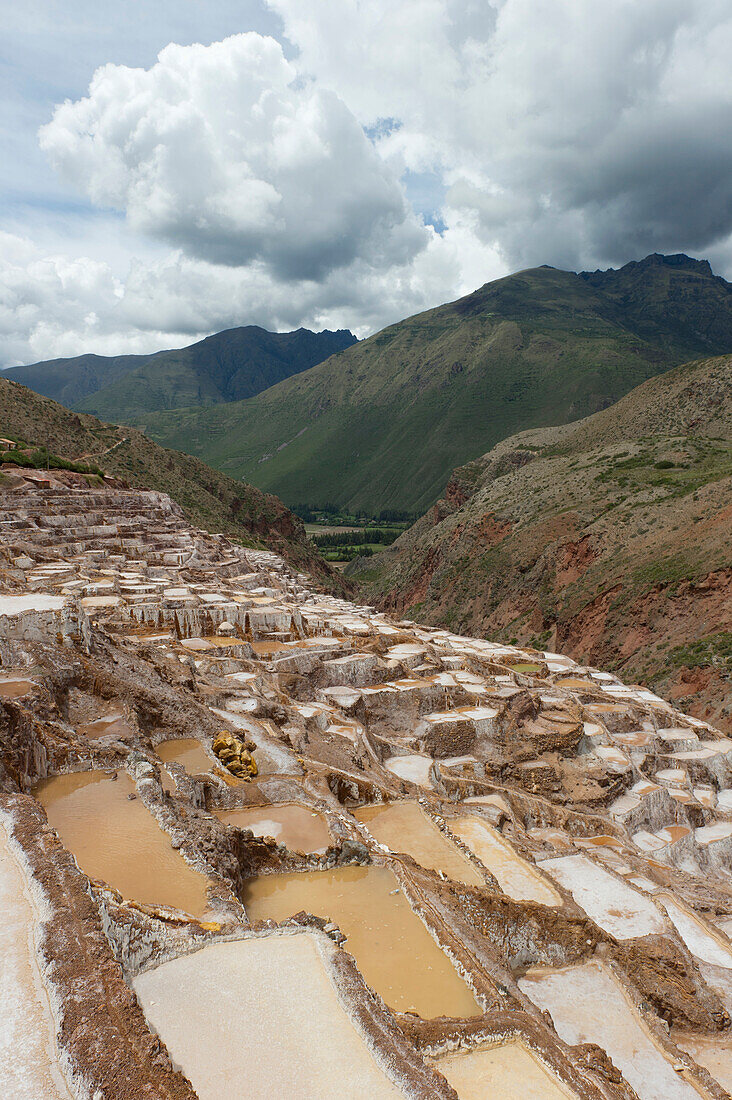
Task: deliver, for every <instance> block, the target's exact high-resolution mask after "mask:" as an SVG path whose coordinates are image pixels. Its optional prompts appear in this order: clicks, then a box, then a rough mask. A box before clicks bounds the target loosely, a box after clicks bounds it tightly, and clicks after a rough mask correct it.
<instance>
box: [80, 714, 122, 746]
mask: <svg viewBox="0 0 732 1100" xmlns="http://www.w3.org/2000/svg"><path fill="white" fill-rule="evenodd" d="M76 732H77V733H80V734H83V736H84V737H90V738H91V739H92V740H93V741H94V740H97V739H98V738H100V737H113V738H115V739H116V740H118V741H125V740H126V739H127V738H128V737H132V736H133V730H132V729H131V727H130V726H129V724H128V723H127V721H126V720H125V716H124V714H105V715H104V717H103V718H95V720H94V721H93V722H85V723H84V724H83V725H81V726H77V730H76Z"/></svg>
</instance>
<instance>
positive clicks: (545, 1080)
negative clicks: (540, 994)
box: [435, 1040, 577, 1100]
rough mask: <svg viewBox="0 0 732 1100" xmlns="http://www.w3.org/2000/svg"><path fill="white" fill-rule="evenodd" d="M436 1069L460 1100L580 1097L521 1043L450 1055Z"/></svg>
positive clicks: (437, 1063) (545, 1099)
mask: <svg viewBox="0 0 732 1100" xmlns="http://www.w3.org/2000/svg"><path fill="white" fill-rule="evenodd" d="M435 1066H436V1068H437V1069H438V1070H439V1071H440V1073H441V1074H442V1076H443V1077H446V1078H447V1080H448V1082H449V1083H450V1084H451V1085H452V1087H453V1088H454V1089H455V1091H456V1092H457V1094H458V1096H459V1097H460V1100H487V1098H488V1097H490V1100H531V1098H533V1097H536V1100H539V1098H541V1100H568V1098H569V1100H576V1097H577V1094H576V1093H575V1092H574V1091H573V1090H572V1089H570V1088H569V1087H568V1086H567V1085H565V1084H564V1082H563V1081H561V1080H560V1079H559V1078H558V1077H557V1076H556V1074H554V1073H553V1072H552V1071H551V1070H550V1069H549V1067H548V1066H545V1065H544V1063H543V1062H542V1061H541V1059H539V1058H538V1057H537V1055H536V1054H534V1052H533V1051H532V1050H529V1048H528V1047H527V1046H525V1044H524V1043H522V1042H521V1041H520V1040H514V1041H509V1042H507V1043H500V1044H497V1045H495V1046H489V1047H478V1048H476V1049H475V1050H468V1051H459V1052H458V1053H456V1054H447V1055H445V1057H444V1058H440V1059H439V1060H437V1061H436V1062H435Z"/></svg>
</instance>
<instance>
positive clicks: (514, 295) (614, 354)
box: [108, 255, 732, 514]
mask: <svg viewBox="0 0 732 1100" xmlns="http://www.w3.org/2000/svg"><path fill="white" fill-rule="evenodd" d="M730 350H732V286H730V284H729V283H727V282H726V281H725V280H724V279H721V278H719V277H717V276H715V275H714V274H713V272H712V270H711V268H710V266H709V264H708V263H707V262H706V261H703V260H702V261H700V260H694V259H690V258H689V257H687V256H684V255H675V256H660V255H652V256H648V257H646V259H645V260H642V261H640V262H637V263H636V262H633V263H630V264H627V265H625V267H623V268H621V269H619V270H609V271H596V272H584V273H581V274H575V273H574V272H568V271H560V270H558V269H556V268H551V267H538V268H533V269H530V270H527V271H522V272H518V273H517V274H514V275H510V276H507V277H505V278H502V279H498V280H496V281H494V282H491V283H487V284H486V285H485V286H483V287H481V288H480V289H479V290H476V291H475V292H474V293H472V294H469V295H467V296H466V297H464V298H461V299H460V300H458V301H456V302H451V303H449V304H447V305H444V306H440V307H438V308H436V309H432V310H429V311H428V312H426V313H422V314H419V315H417V316H414V317H410V318H407V319H406V320H404V321H400V322H399V323H398V324H395V325H392V326H390V327H389V328H387V329H384V330H383V331H382V332H379V333H377V334H375V335H374V336H371V337H370V338H369V339H366V340H363V341H360V342H359V343H357V344H355V345H354V346H352V347H349V348H347V349H346V350H344V351H341V352H340V353H338V354H337V355H334V356H332V357H331V358H329V359H327V360H326V361H325V362H322V363H320V364H319V365H317V366H314V367H312V368H310V369H309V370H306V371H302V372H300V373H298V374H296V375H294V376H292V377H290V378H287V379H285V380H283V381H281V382H279V383H278V384H276V385H274V386H271V387H270V388H268V389H266V390H263V391H262V392H260V393H259V394H257V395H256V396H254V397H251V398H249V399H247V400H241V401H229V402H227V403H219V404H215V405H209V406H208V407H206V408H201V407H200V406H196V407H189V408H173V409H170V408H169V409H167V410H166V411H160V412H153V411H149V412H146V413H145V414H144V415H142V416H141V418H140V419H138V421H137V422H138V423H139V424H144V427H145V429H146V430H147V431H148V433H149V434H150V435H151V436H152V437H153V438H154V439H156V440H158V441H159V442H161V443H163V444H165V445H166V446H168V447H175V448H180V449H184V450H187V451H189V452H190V453H192V454H195V455H197V456H199V457H200V458H202V459H203V460H204V461H206V462H207V463H209V464H210V465H213V466H216V467H217V468H219V469H221V470H224V471H226V472H227V473H229V474H230V475H232V476H233V477H237V478H245V479H246V480H248V481H251V482H252V483H253V484H255V485H258V486H259V487H260V488H262V489H266V490H267V491H269V492H274V493H276V494H277V495H278V496H280V497H281V498H282V499H283V500H284V501H285V502H286V503H287V504H289V505H290V506H297V505H298V504H301V503H307V504H309V505H311V506H316V507H317V506H319V505H320V506H322V505H323V504H325V503H326V502H332V503H334V504H335V505H336V506H337V507H340V508H344V509H346V510H348V511H351V512H353V511H357V510H362V511H364V512H367V513H371V514H374V513H378V512H379V511H381V510H383V509H396V510H404V511H407V512H418V511H421V510H423V509H424V508H426V507H428V506H429V505H430V504H432V503H433V502H434V501H435V500H436V499H437V498H438V497H439V496H440V494H441V493H442V491H443V490H444V488H445V485H446V483H447V480H448V478H449V476H450V470H452V469H453V468H454V467H456V466H459V465H462V464H464V463H465V462H467V461H469V460H471V459H474V458H476V457H477V456H478V455H480V454H483V453H484V452H486V451H487V450H489V449H490V448H491V447H492V446H494V445H495V444H497V443H498V442H499V441H500V440H501V439H505V438H506V437H507V436H510V435H512V434H513V433H515V432H517V431H521V430H524V429H526V428H531V427H542V426H550V425H556V424H562V423H567V422H570V421H574V420H577V419H580V418H581V417H584V416H587V415H589V414H592V413H594V412H596V411H598V410H600V409H603V408H605V407H606V406H608V405H611V404H612V403H613V402H615V401H617V400H618V399H619V398H621V397H622V396H623V395H624V394H626V393H627V392H628V391H629V390H631V389H633V387H635V386H637V385H638V384H639V383H641V382H643V381H645V380H646V379H647V378H650V377H652V376H654V375H657V374H660V373H662V372H663V371H666V370H668V369H669V368H670V367H673V366H676V365H677V364H679V363H681V362H684V361H686V360H689V359H692V358H698V357H700V356H710V355H715V354H723V353H724V352H727V351H730ZM112 411H113V410H111V409H110V410H108V414H109V415H111V414H112Z"/></svg>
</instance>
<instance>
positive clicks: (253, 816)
mask: <svg viewBox="0 0 732 1100" xmlns="http://www.w3.org/2000/svg"><path fill="white" fill-rule="evenodd" d="M214 814H215V815H216V817H218V818H219V820H220V821H223V822H225V823H226V824H227V825H236V826H238V827H239V828H240V829H251V831H252V832H253V833H254V835H255V836H271V837H272V838H273V839H274V840H276V841H277V843H278V844H286V845H287V847H288V848H289V849H290V850H291V851H293V852H305V853H306V854H308V855H310V854H318V855H322V853H323V852H325V851H326V850H327V849H328V847H329V845H330V844H331V837H330V833H329V832H328V826H327V825H326V823H325V820H324V818H323V816H322V815H321V814H319V813H316V811H315V810H311V809H309V808H308V807H307V806H303V805H301V804H300V803H299V802H280V803H279V804H277V805H271V806H247V807H245V808H243V809H241V810H214Z"/></svg>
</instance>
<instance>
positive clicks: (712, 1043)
mask: <svg viewBox="0 0 732 1100" xmlns="http://www.w3.org/2000/svg"><path fill="white" fill-rule="evenodd" d="M671 1038H672V1039H673V1041H674V1042H675V1043H676V1046H677V1047H678V1048H679V1050H685V1051H686V1052H687V1054H690V1055H691V1057H692V1058H693V1059H694V1061H695V1062H698V1064H699V1065H700V1066H704V1068H705V1069H708V1070H709V1072H710V1073H711V1075H712V1077H714V1079H715V1080H716V1081H719V1083H720V1085H723V1086H724V1088H726V1090H727V1092H729V1093H730V1094H732V1044H731V1043H730V1040H729V1039H728V1038H727V1037H726V1036H725V1035H724V1034H722V1035H720V1034H717V1035H694V1034H689V1035H686V1034H684V1033H683V1032H672V1033H671Z"/></svg>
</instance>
